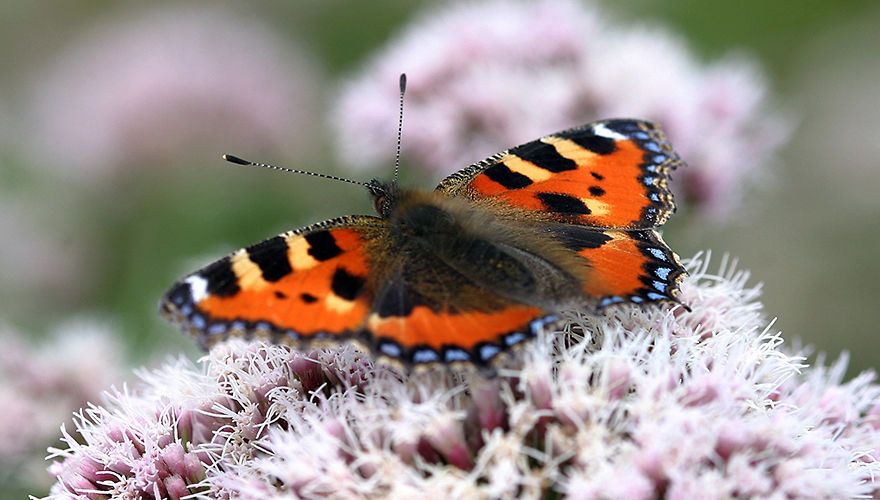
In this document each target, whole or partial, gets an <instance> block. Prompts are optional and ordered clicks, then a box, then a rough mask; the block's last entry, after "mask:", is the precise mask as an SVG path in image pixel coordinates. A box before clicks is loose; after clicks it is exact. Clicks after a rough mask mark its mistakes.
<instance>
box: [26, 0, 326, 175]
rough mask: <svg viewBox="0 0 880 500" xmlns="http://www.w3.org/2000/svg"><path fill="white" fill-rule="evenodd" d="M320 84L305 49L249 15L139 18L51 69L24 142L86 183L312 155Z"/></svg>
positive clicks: (103, 31) (165, 12) (215, 10)
mask: <svg viewBox="0 0 880 500" xmlns="http://www.w3.org/2000/svg"><path fill="white" fill-rule="evenodd" d="M317 74H318V71H317V70H316V68H315V67H314V65H313V64H312V63H311V61H310V60H309V58H308V57H307V56H306V55H304V54H303V53H302V51H301V50H297V47H296V46H295V45H293V44H291V43H290V42H288V41H284V40H281V39H279V37H278V36H277V35H276V34H275V33H273V32H272V31H271V30H270V29H268V28H267V27H266V26H264V25H262V23H259V22H257V21H255V20H253V19H249V18H248V16H247V15H241V14H239V13H236V12H232V11H228V10H226V9H223V8H219V7H212V8H205V7H198V8H193V7H192V6H190V7H182V6H172V7H164V8H159V9H155V10H153V11H147V12H141V11H136V12H134V13H128V14H123V15H121V16H115V17H112V18H110V19H108V20H106V21H105V22H104V23H102V24H99V25H97V26H96V27H94V29H92V30H91V31H90V32H86V33H84V34H83V36H81V37H80V38H78V39H75V40H74V41H72V42H71V44H70V46H69V47H68V48H67V49H66V50H65V51H63V52H62V54H61V56H60V57H59V59H58V60H57V61H56V62H54V63H53V64H52V65H51V66H50V67H49V68H47V70H46V71H45V74H43V75H41V76H40V78H39V81H37V82H35V83H34V85H33V86H34V87H35V91H34V92H33V103H32V105H31V108H32V112H31V115H32V116H33V118H32V120H31V122H32V127H31V130H29V133H28V134H27V136H26V137H24V138H23V139H25V141H26V143H27V145H28V148H29V150H30V152H31V155H32V156H33V157H34V162H33V163H34V164H36V165H46V166H48V167H54V168H55V169H56V170H57V171H58V172H59V173H61V174H66V176H67V177H68V178H73V179H85V180H94V179H96V178H101V177H102V176H106V175H108V174H112V173H113V172H114V171H116V170H117V169H123V168H130V166H132V165H136V166H142V165H153V164H159V165H168V164H182V163H183V161H182V160H184V159H186V158H202V159H203V158H207V157H210V158H216V157H217V155H218V154H219V153H218V151H224V150H225V149H226V148H233V149H236V150H237V149H244V150H247V149H263V150H267V149H268V150H274V151H280V152H284V151H298V152H299V153H300V154H302V153H303V152H304V151H307V150H308V148H309V145H310V143H311V142H312V141H311V138H312V137H313V135H312V133H313V131H314V126H313V123H314V122H315V115H314V112H315V110H314V104H315V102H316V101H317V95H318V89H317V87H318V85H317V80H318V77H317ZM84 124H87V125H88V126H84Z"/></svg>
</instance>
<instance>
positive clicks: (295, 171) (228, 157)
mask: <svg viewBox="0 0 880 500" xmlns="http://www.w3.org/2000/svg"><path fill="white" fill-rule="evenodd" d="M223 159H224V160H226V161H228V162H229V163H235V164H236V165H245V166H249V167H262V168H268V169H270V170H278V171H281V172H289V173H291V174H304V175H311V176H313V177H321V178H324V179H332V180H334V181H342V182H348V183H351V184H357V185H358V186H366V187H370V184H368V183H366V182H361V181H354V180H351V179H346V178H345V177H337V176H335V175H327V174H319V173H317V172H309V171H308V170H299V169H296V168H286V167H278V166H275V165H269V164H267V163H257V162H255V161H250V160H245V159H243V158H239V157H238V156H234V155H223Z"/></svg>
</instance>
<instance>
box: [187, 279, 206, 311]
mask: <svg viewBox="0 0 880 500" xmlns="http://www.w3.org/2000/svg"><path fill="white" fill-rule="evenodd" d="M186 282H187V283H189V290H190V294H192V301H193V303H196V304H198V303H199V302H201V301H202V300H203V299H205V298H206V297H207V296H208V280H206V279H205V278H202V277H201V276H199V275H196V274H194V275H192V276H190V277H189V278H187V279H186Z"/></svg>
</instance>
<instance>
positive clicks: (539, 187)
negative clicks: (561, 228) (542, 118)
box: [437, 120, 681, 229]
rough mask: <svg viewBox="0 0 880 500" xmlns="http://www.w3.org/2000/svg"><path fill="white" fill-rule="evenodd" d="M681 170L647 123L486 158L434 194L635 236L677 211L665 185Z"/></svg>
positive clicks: (563, 135) (603, 126)
mask: <svg viewBox="0 0 880 500" xmlns="http://www.w3.org/2000/svg"><path fill="white" fill-rule="evenodd" d="M680 163H681V161H680V160H679V158H678V155H677V154H676V153H675V152H674V151H673V149H672V146H671V145H670V144H669V142H668V141H667V140H666V138H665V136H664V135H663V133H662V132H661V131H660V130H659V129H658V128H657V127H656V126H654V125H653V124H651V123H649V122H644V121H639V120H606V121H601V122H595V123H591V124H588V125H585V126H582V127H577V128H573V129H569V130H565V131H562V132H559V133H556V134H551V135H548V136H545V137H542V138H541V139H538V140H536V141H532V142H529V143H526V144H523V145H521V146H517V147H515V148H512V149H510V150H508V151H506V152H504V153H501V154H499V155H495V156H493V157H490V158H487V159H486V160H483V161H481V162H479V163H476V164H474V165H472V166H471V167H469V168H467V169H464V170H462V171H460V172H457V173H455V174H452V175H451V176H449V177H447V178H446V179H445V180H443V181H442V182H441V183H440V185H439V186H438V187H437V189H438V190H440V191H442V192H445V193H448V194H450V195H454V196H467V197H470V198H474V199H478V198H486V197H488V198H493V199H496V200H499V201H501V202H503V203H507V204H509V205H511V206H513V207H516V208H519V209H525V210H530V211H534V212H536V213H540V214H542V215H545V216H549V217H550V218H553V219H555V220H558V221H560V222H567V223H571V224H579V225H586V226H592V227H599V228H609V229H641V228H650V227H655V226H658V225H661V224H663V223H664V222H666V220H667V219H668V218H669V216H670V215H671V214H672V212H673V211H674V210H675V206H674V205H673V202H672V194H671V193H670V191H669V188H668V186H667V180H668V175H669V172H670V171H671V170H673V169H675V168H676V167H677V166H678V165H679V164H680Z"/></svg>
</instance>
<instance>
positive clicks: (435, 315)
mask: <svg viewBox="0 0 880 500" xmlns="http://www.w3.org/2000/svg"><path fill="white" fill-rule="evenodd" d="M401 265H402V266H406V263H403V262H402V263H401ZM441 266H442V265H441ZM404 269H405V267H404ZM445 271H448V270H445ZM460 281H461V282H460V283H458V285H457V286H456V288H457V290H456V295H458V296H459V297H461V296H463V297H474V296H479V298H478V299H475V300H464V301H461V300H456V301H445V300H436V298H434V299H432V298H430V297H428V296H426V294H425V293H424V291H425V290H424V286H425V282H424V281H423V280H420V279H418V277H417V276H415V277H414V276H413V275H412V273H408V272H404V271H399V272H397V273H395V277H394V278H392V279H390V280H388V282H387V283H385V284H384V286H383V287H382V288H381V289H380V290H379V291H378V292H377V294H376V301H375V303H374V307H373V313H372V314H371V315H370V318H369V320H368V322H367V328H366V331H365V336H366V337H367V338H368V339H369V343H370V344H371V345H372V347H373V349H374V351H375V352H376V353H377V354H378V355H379V356H382V357H384V358H386V359H391V360H394V361H403V362H404V363H405V364H407V365H411V366H420V365H427V364H433V363H438V362H439V363H445V364H461V363H470V364H473V365H476V366H480V367H485V366H487V365H489V364H490V363H491V362H492V361H493V359H494V358H495V357H496V356H497V355H498V354H500V353H502V352H504V351H507V350H509V349H511V348H513V347H515V346H517V345H518V344H520V343H522V342H523V341H526V340H529V339H531V338H533V337H534V336H535V335H536V334H537V333H538V332H539V331H540V330H541V329H542V328H543V327H544V326H545V325H547V324H548V323H551V322H553V321H555V319H556V316H555V315H554V314H551V313H548V312H547V311H544V310H542V309H541V308H539V307H534V306H529V305H526V304H520V303H515V302H512V301H510V300H508V299H506V298H504V297H502V296H500V295H498V294H496V293H495V292H494V291H492V290H486V289H482V288H481V287H479V286H478V285H476V284H474V283H469V282H467V280H466V278H463V279H462V280H460ZM420 288H422V289H420ZM477 294H478V295H477Z"/></svg>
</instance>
